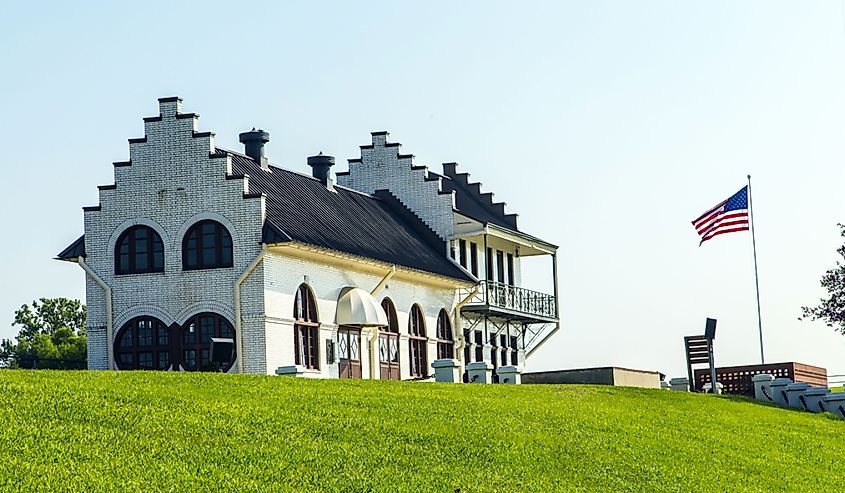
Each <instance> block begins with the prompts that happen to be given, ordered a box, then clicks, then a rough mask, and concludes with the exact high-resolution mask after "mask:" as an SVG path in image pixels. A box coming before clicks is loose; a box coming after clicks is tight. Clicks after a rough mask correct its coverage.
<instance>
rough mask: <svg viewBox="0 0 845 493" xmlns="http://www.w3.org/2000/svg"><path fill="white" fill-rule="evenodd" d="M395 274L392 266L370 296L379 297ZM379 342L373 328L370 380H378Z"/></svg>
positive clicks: (375, 328)
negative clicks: (377, 349)
mask: <svg viewBox="0 0 845 493" xmlns="http://www.w3.org/2000/svg"><path fill="white" fill-rule="evenodd" d="M395 274H396V266H395V265H391V266H390V270H389V271H387V274H385V275H384V277H382V278H381V281H379V283H378V284H376V287H374V288H373V290H372V291H370V294H371V295H372V296H373V297H376V296H378V294H379V293H380V292H381V290H382V289H384V287H385V286H387V282H388V281H390V279H391V278H392V277H393V276H394V275H395ZM377 340H378V327H372V331H371V333H370V380H375V379H376V366H377V365H376V357H377V351H376V341H377Z"/></svg>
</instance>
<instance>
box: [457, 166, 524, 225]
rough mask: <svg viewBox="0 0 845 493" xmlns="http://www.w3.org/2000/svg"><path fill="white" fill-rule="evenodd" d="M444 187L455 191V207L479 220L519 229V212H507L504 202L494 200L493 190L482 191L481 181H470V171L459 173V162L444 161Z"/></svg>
mask: <svg viewBox="0 0 845 493" xmlns="http://www.w3.org/2000/svg"><path fill="white" fill-rule="evenodd" d="M443 174H444V175H445V177H447V178H448V179H447V180H443V181H442V184H443V188H444V190H447V191H453V192H455V209H456V210H457V211H458V212H460V213H461V214H464V215H466V216H469V217H471V218H473V219H475V220H477V221H481V222H484V223H492V224H495V225H497V226H502V227H504V228H508V229H512V230H514V231H519V228H518V227H517V221H516V219H517V216H518V215H517V214H508V213H507V212H505V203H504V202H493V193H492V192H482V191H481V183H480V182H471V181H469V173H458V163H443Z"/></svg>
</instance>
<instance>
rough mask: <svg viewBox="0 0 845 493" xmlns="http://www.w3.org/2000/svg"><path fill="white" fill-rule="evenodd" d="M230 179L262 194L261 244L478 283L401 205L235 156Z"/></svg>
mask: <svg viewBox="0 0 845 493" xmlns="http://www.w3.org/2000/svg"><path fill="white" fill-rule="evenodd" d="M217 152H219V153H225V154H226V155H227V156H229V157H230V158H231V161H232V172H233V173H234V177H247V178H248V180H249V187H250V188H249V191H250V192H251V193H255V194H263V196H264V197H265V203H266V221H265V223H264V228H263V231H262V232H263V240H262V241H264V242H265V243H283V242H286V241H297V242H301V243H306V244H309V245H314V246H317V247H321V248H327V249H330V250H335V251H340V252H345V253H349V254H352V255H356V256H359V257H365V258H370V259H374V260H379V261H382V262H387V263H390V264H396V265H400V266H403V267H407V268H410V269H413V270H418V271H423V272H430V273H434V274H439V275H443V276H447V277H451V278H455V279H459V280H462V281H467V282H471V283H475V282H477V280H476V279H475V278H474V277H473V276H472V275H471V274H469V273H468V272H466V271H464V270H463V269H461V268H460V267H459V266H458V265H456V264H455V263H454V262H452V261H451V260H449V258H448V257H447V256H446V255H445V252H446V244H445V242H444V240H443V239H441V238H440V237H439V236H438V235H437V234H436V233H435V232H434V231H433V230H431V229H430V228H428V226H426V225H425V224H424V223H422V222H421V221H420V220H419V218H418V217H417V216H415V215H414V213H413V212H412V211H410V210H408V209H403V208H402V207H401V206H402V204H401V203H400V202H399V201H398V200H395V199H394V198H392V197H391V196H389V194H388V195H385V194H384V192H378V194H377V195H380V197H381V198H379V197H377V196H373V195H368V194H365V193H361V192H358V191H356V190H350V189H348V188H345V187H342V186H334V187H333V188H332V189H329V188H327V187H326V186H325V185H324V184H323V183H321V182H320V180H318V179H316V178H314V177H312V176H309V175H305V174H301V173H297V172H294V171H290V170H286V169H282V168H278V167H276V166H273V165H269V166H268V167H267V169H262V167H261V164H259V163H257V162H256V161H255V160H253V159H252V158H250V157H248V156H245V155H243V154H239V153H236V152H233V151H226V150H221V149H218V150H217Z"/></svg>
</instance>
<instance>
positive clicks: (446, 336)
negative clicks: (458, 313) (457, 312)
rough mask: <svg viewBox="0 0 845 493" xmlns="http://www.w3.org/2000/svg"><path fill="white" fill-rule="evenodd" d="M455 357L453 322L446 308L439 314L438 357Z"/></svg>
mask: <svg viewBox="0 0 845 493" xmlns="http://www.w3.org/2000/svg"><path fill="white" fill-rule="evenodd" d="M454 357H455V341H454V340H452V322H451V321H450V320H449V314H448V313H446V310H440V314H439V315H438V316H437V359H447V358H448V359H451V358H454Z"/></svg>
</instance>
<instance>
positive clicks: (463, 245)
mask: <svg viewBox="0 0 845 493" xmlns="http://www.w3.org/2000/svg"><path fill="white" fill-rule="evenodd" d="M458 258H459V259H460V264H461V267H463V268H464V269H466V268H467V241H466V240H458Z"/></svg>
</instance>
